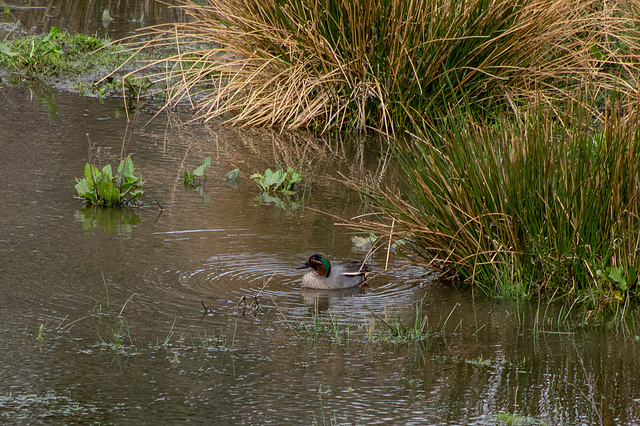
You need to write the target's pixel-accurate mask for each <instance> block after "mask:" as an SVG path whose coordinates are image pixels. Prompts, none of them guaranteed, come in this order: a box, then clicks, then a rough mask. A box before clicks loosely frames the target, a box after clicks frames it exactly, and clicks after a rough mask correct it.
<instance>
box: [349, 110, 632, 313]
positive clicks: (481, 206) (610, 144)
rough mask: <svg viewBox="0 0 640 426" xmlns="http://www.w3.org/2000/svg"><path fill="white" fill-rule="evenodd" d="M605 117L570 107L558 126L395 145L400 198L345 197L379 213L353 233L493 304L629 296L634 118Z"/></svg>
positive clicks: (527, 125)
mask: <svg viewBox="0 0 640 426" xmlns="http://www.w3.org/2000/svg"><path fill="white" fill-rule="evenodd" d="M608 105H610V107H608V108H611V109H610V111H611V112H608V113H607V115H606V117H605V118H606V119H605V123H604V125H603V126H601V127H593V126H592V124H593V122H594V121H593V119H594V116H593V115H590V114H588V113H587V112H586V111H584V110H582V109H580V108H579V107H577V106H575V105H572V104H571V103H570V102H568V103H567V105H566V108H565V110H566V111H570V112H571V114H570V115H569V114H567V115H566V116H565V117H564V119H563V120H562V121H561V120H554V119H552V118H551V117H549V116H548V115H547V114H546V112H545V110H544V109H542V108H539V109H537V110H533V111H530V112H528V113H526V114H522V115H519V116H517V117H515V118H514V117H502V118H501V119H499V120H496V121H494V122H493V123H491V125H484V126H480V125H476V124H474V123H472V122H469V121H467V120H465V119H464V118H462V117H463V115H464V114H460V113H456V114H453V115H452V116H449V117H442V118H441V119H442V126H441V127H438V128H437V129H436V130H437V131H434V132H432V133H430V134H429V135H427V137H425V138H423V139H415V138H414V139H410V140H404V141H398V143H397V145H396V155H397V158H398V160H399V162H400V166H401V172H400V177H399V182H400V186H401V191H397V190H394V189H390V188H389V189H380V188H375V187H372V186H371V185H366V184H361V185H354V186H355V187H356V188H357V189H358V190H359V191H361V193H362V194H364V195H365V196H366V197H368V199H369V201H370V202H371V203H372V204H373V206H374V209H375V211H378V212H379V211H382V212H384V213H383V214H380V215H378V216H377V219H374V218H373V216H367V217H364V218H363V219H362V220H360V221H359V222H358V223H356V224H354V227H355V228H357V229H358V230H361V231H366V232H375V233H376V234H378V235H386V236H387V237H389V238H392V239H401V238H402V239H404V240H403V241H404V243H403V244H401V245H400V247H401V248H402V250H403V251H404V253H406V254H407V255H408V256H410V257H411V258H413V259H414V260H415V261H416V262H417V263H419V264H422V265H424V266H426V267H428V268H431V269H434V270H436V271H438V272H439V273H441V274H443V275H445V276H450V277H455V278H458V279H461V280H466V281H467V282H470V283H472V284H474V285H477V286H479V287H480V288H482V289H483V290H484V291H486V292H487V293H489V294H492V295H495V296H508V297H513V296H516V295H517V293H520V295H522V296H526V295H529V294H531V291H532V290H548V291H549V292H550V294H556V296H561V295H564V296H570V297H571V298H572V300H580V301H589V302H592V303H594V304H598V303H600V302H605V303H613V304H618V303H623V301H624V300H626V299H627V297H629V296H638V295H640V286H638V278H637V272H636V271H637V270H638V260H639V258H638V247H640V211H639V202H640V199H639V196H640V178H639V176H640V162H638V161H637V159H638V158H639V156H640V126H638V115H637V114H638V112H637V111H638V110H637V109H636V108H634V109H631V110H629V111H627V112H626V114H623V113H622V112H620V111H615V109H614V108H615V104H614V103H611V104H608Z"/></svg>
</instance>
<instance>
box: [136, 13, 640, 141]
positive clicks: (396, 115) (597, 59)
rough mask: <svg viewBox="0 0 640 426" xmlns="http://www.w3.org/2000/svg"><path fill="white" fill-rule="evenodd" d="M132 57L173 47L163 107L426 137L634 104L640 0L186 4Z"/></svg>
mask: <svg viewBox="0 0 640 426" xmlns="http://www.w3.org/2000/svg"><path fill="white" fill-rule="evenodd" d="M181 8H182V10H183V11H184V13H185V14H186V15H188V16H189V22H186V23H178V24H170V25H164V26H157V27H151V28H147V29H146V30H145V32H144V35H142V36H140V38H137V39H136V40H137V41H136V42H135V43H133V44H132V46H131V48H132V49H133V50H134V51H138V50H144V49H147V48H155V49H157V48H173V49H175V52H176V53H175V55H172V56H171V57H169V58H167V59H164V60H162V61H157V62H155V63H151V64H149V65H148V69H158V67H160V68H161V70H160V71H156V72H155V73H154V75H153V77H154V78H156V79H157V80H159V81H160V82H162V83H163V86H162V87H163V88H164V89H163V91H164V92H165V94H166V96H167V107H171V106H173V105H175V104H176V103H178V102H181V101H187V102H188V103H189V104H190V106H191V107H192V108H193V109H194V111H195V115H196V119H202V120H204V121H208V120H210V119H212V118H216V117H223V118H225V119H226V120H227V121H228V122H229V123H232V124H245V125H256V126H277V127H281V128H285V129H296V128H302V127H306V128H315V129H318V130H321V131H325V130H329V129H342V130H344V129H375V130H378V131H381V132H383V133H387V134H395V133H397V129H400V128H402V129H408V130H410V131H412V132H418V131H422V130H425V129H428V128H430V127H431V126H432V125H433V118H432V117H434V116H440V115H443V113H444V112H446V111H449V110H450V109H451V106H452V105H460V104H464V103H466V104H468V105H473V108H474V110H475V111H474V113H475V114H476V115H477V114H478V113H479V114H480V115H486V114H487V113H489V114H493V113H495V112H500V111H504V110H505V109H506V108H510V109H512V110H513V111H514V112H516V113H519V111H520V110H521V108H522V107H523V106H525V105H526V104H527V103H529V102H531V101H532V99H533V98H534V97H535V98H536V99H537V100H539V101H542V102H544V103H546V104H547V105H548V106H550V107H551V108H552V109H553V108H557V103H558V101H563V102H564V101H565V100H566V99H567V98H569V99H574V100H575V101H577V102H578V103H580V104H582V105H586V106H589V107H590V108H591V110H592V112H594V113H597V114H599V113H600V111H599V110H598V105H599V104H598V102H599V100H601V97H602V95H603V94H604V93H606V92H609V91H611V90H616V91H618V92H620V93H621V99H622V103H623V104H624V103H626V102H627V98H629V97H633V96H636V95H637V93H636V92H637V87H638V76H639V75H640V72H639V71H638V52H639V50H638V39H637V30H638V24H637V20H636V18H637V17H638V16H640V15H638V14H637V11H638V9H640V8H639V7H638V1H637V0H632V1H630V2H624V3H623V2H617V3H613V4H609V3H603V2H601V1H593V0H555V1H549V0H531V1H516V2H514V1H510V0H500V1H489V0H471V1H466V2H452V1H448V0H416V1H409V2H407V1H404V0H383V1H373V0H361V1H349V0H339V1H337V2H325V1H320V0H312V1H302V0H289V1H286V2H275V1H273V0H226V1H209V2H207V3H206V5H204V6H201V5H197V4H195V3H194V2H192V1H185V2H184V5H183V6H181Z"/></svg>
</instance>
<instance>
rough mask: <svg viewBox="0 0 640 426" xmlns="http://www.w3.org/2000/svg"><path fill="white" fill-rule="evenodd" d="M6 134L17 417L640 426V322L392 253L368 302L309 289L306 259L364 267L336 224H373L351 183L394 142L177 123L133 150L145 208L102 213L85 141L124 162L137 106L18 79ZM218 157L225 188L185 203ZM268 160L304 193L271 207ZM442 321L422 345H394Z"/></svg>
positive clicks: (205, 189)
mask: <svg viewBox="0 0 640 426" xmlns="http://www.w3.org/2000/svg"><path fill="white" fill-rule="evenodd" d="M52 105H54V106H55V108H52ZM0 123H2V124H0V126H1V128H2V134H1V135H0V158H1V159H2V168H1V169H0V182H1V183H2V185H0V200H2V202H1V203H0V221H1V223H0V225H1V227H0V243H1V244H0V277H2V280H0V354H2V355H1V358H0V361H1V362H2V366H3V367H2V369H0V383H1V384H2V385H1V386H0V422H7V423H12V424H19V423H46V424H48V423H73V422H79V423H89V422H96V423H102V422H104V423H122V422H126V421H131V422H135V421H139V422H144V423H151V422H157V421H164V422H171V423H176V422H181V421H184V420H185V419H189V420H191V421H194V422H202V423H204V422H207V423H212V422H214V423H220V424H236V423H237V424H255V423H257V424H264V423H274V424H288V423H300V424H310V423H313V422H314V421H315V422H317V423H340V424H349V423H350V424H357V423H360V424H420V425H422V424H495V423H496V422H497V421H499V420H504V421H505V422H506V421H509V420H511V421H513V422H521V423H522V422H525V423H526V422H529V423H530V424H531V423H532V424H536V423H539V422H545V423H547V424H598V423H600V424H634V423H638V422H640V412H639V404H638V402H637V399H636V398H637V397H638V395H639V394H640V373H639V371H640V368H639V367H640V366H639V365H638V364H639V363H640V361H639V360H640V356H639V355H640V354H639V353H638V351H639V350H640V343H638V341H640V338H639V337H638V336H637V335H638V334H640V333H638V332H637V331H636V330H637V329H636V328H634V327H636V324H638V318H637V316H638V313H637V311H636V312H634V316H633V317H632V319H631V320H630V321H629V322H628V327H627V328H621V327H619V326H616V324H617V323H616V322H611V323H607V322H606V321H605V320H602V324H591V323H590V322H589V321H591V319H590V320H589V321H587V322H584V321H581V322H580V323H579V324H575V323H573V321H574V319H573V316H569V317H568V319H565V318H566V317H567V315H566V310H565V311H563V310H562V309H559V308H558V307H556V306H554V305H549V306H538V305H536V304H535V303H534V304H528V303H522V302H520V303H517V302H508V301H501V300H489V299H486V298H482V297H479V296H478V295H477V294H476V295H474V294H473V293H472V292H470V291H466V290H459V289H456V288H455V287H452V286H448V285H445V284H442V283H438V282H435V281H432V280H429V279H428V278H427V279H423V278H421V276H420V274H421V273H422V271H420V270H417V269H415V268H410V267H406V265H404V264H403V263H402V259H398V258H395V256H394V255H393V254H392V255H391V258H390V269H389V270H386V271H385V270H384V269H385V263H386V253H383V252H382V251H380V252H377V253H376V254H375V255H374V256H373V258H372V259H371V264H372V266H373V267H374V269H375V272H376V274H377V275H376V276H375V278H374V279H373V280H372V281H371V282H370V284H369V286H368V287H366V288H364V289H359V288H356V289H351V290H348V291H338V292H318V291H313V290H307V289H305V290H303V289H301V288H300V278H301V276H302V274H303V272H301V271H299V270H296V269H295V267H296V266H298V265H299V264H300V263H301V262H303V261H304V260H305V259H306V258H307V257H308V255H309V253H311V252H316V251H322V252H326V253H328V254H329V255H330V256H331V257H332V258H335V259H340V260H343V259H344V260H348V259H361V258H362V257H363V256H364V254H365V253H366V251H367V245H368V242H367V241H364V240H362V241H361V240H359V239H352V235H350V234H348V233H345V232H344V229H343V228H339V227H336V226H335V225H334V219H333V218H332V217H331V216H329V215H326V214H323V213H321V211H327V212H329V213H331V214H333V215H335V216H339V217H350V216H353V215H356V214H361V213H363V212H365V211H366V210H365V206H363V205H362V203H361V201H360V199H359V197H358V196H357V195H356V194H353V193H351V192H350V191H349V190H348V189H346V188H345V187H344V186H343V185H341V184H340V183H337V182H336V181H335V180H334V179H333V178H336V177H338V176H339V175H338V173H342V174H343V175H344V176H346V177H347V178H358V179H362V178H369V179H377V178H378V177H379V176H380V173H379V172H380V171H381V170H385V169H388V167H389V164H388V160H387V159H386V158H385V156H384V155H382V152H383V151H384V150H383V149H382V147H381V143H380V141H378V140H377V139H375V138H361V139H360V140H355V141H354V140H347V139H337V138H331V137H323V138H318V137H314V136H312V135H309V134H304V133H296V134H281V133H279V132H277V131H272V130H258V129H233V128H227V127H222V126H209V127H202V126H187V125H183V123H182V122H181V121H180V116H179V115H174V116H171V117H168V118H166V117H165V118H158V119H156V120H155V121H152V122H151V123H149V124H148V125H147V126H146V127H144V128H143V129H140V130H138V131H136V132H135V134H134V137H133V138H132V141H131V148H130V152H131V155H132V157H133V159H134V162H135V164H136V168H137V170H138V169H139V171H140V172H141V173H142V175H143V178H144V180H145V188H144V189H145V195H144V196H143V199H144V201H145V202H146V203H147V204H146V206H145V207H143V208H136V209H122V210H118V209H95V208H89V207H86V206H84V204H83V202H82V201H80V200H78V199H77V198H75V197H74V196H75V190H74V183H75V182H74V177H76V176H80V175H81V174H82V173H83V170H84V164H85V162H86V161H87V158H86V156H87V150H86V133H90V134H91V139H92V141H94V143H95V144H96V145H97V146H99V147H100V149H101V152H102V153H103V154H104V155H103V156H102V157H101V158H102V159H103V161H112V162H113V161H114V160H115V159H117V158H118V156H119V153H120V146H121V144H122V140H123V138H124V137H125V131H126V124H127V123H126V121H125V117H124V115H123V114H121V105H120V103H119V101H110V100H105V101H104V102H102V103H101V102H99V101H97V100H94V99H85V98H79V97H77V96H75V95H70V94H65V93H59V92H53V93H49V95H47V96H44V97H43V96H32V95H31V94H30V92H29V90H28V89H20V88H13V87H3V89H2V91H0ZM208 156H209V157H211V166H209V168H207V175H208V179H207V182H206V184H205V185H203V186H202V187H201V188H200V189H201V191H188V190H186V189H185V188H184V185H183V183H182V181H181V178H182V176H183V175H184V171H185V170H193V169H194V168H195V167H197V166H198V165H200V164H202V161H203V159H204V158H206V157H208ZM267 167H271V168H275V167H284V168H286V167H296V168H297V169H299V170H301V172H302V174H303V176H305V179H306V180H307V183H308V193H307V194H306V195H305V197H304V199H303V198H300V199H294V200H293V201H292V202H290V203H289V202H287V201H286V200H283V199H280V200H276V201H274V200H266V199H258V198H257V197H258V196H259V195H258V188H257V187H256V185H255V183H254V182H252V181H251V180H250V179H249V176H250V175H251V174H253V173H256V172H263V171H264V170H266V168H267ZM236 168H238V169H239V170H240V175H239V177H238V178H237V180H236V185H229V184H228V183H227V180H226V179H225V176H226V174H227V173H228V172H229V171H230V170H233V169H236ZM385 176H387V177H388V176H389V174H386V175H385ZM380 182H382V183H384V181H383V180H381V181H380ZM243 296H245V301H249V303H252V301H255V300H256V299H257V301H258V303H259V307H258V308H257V309H254V308H253V307H250V306H249V307H247V306H246V305H243V304H242V303H243V302H242V298H243ZM203 305H204V307H206V309H207V311H206V315H203V314H204V313H205V312H204V307H203ZM416 305H419V306H421V309H416ZM424 316H426V320H427V325H426V327H425V333H423V338H421V339H418V340H415V341H412V342H410V343H402V344H399V343H397V342H394V340H393V339H386V338H385V337H384V336H387V335H388V334H385V333H388V331H387V330H386V328H385V327H386V326H385V324H396V323H401V324H403V325H404V326H406V327H411V324H412V323H413V322H414V321H415V320H416V319H421V320H422V319H425V318H424ZM426 332H431V333H430V334H428V335H427V333H426Z"/></svg>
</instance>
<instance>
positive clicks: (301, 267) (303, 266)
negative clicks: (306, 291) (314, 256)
mask: <svg viewBox="0 0 640 426" xmlns="http://www.w3.org/2000/svg"><path fill="white" fill-rule="evenodd" d="M308 267H309V264H307V263H305V264H304V265H300V266H298V267H297V268H296V269H304V268H308Z"/></svg>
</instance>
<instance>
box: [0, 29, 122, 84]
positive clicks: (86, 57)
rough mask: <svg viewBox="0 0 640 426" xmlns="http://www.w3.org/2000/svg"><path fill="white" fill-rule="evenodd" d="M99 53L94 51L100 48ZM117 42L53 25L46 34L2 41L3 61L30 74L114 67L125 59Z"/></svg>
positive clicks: (4, 63)
mask: <svg viewBox="0 0 640 426" xmlns="http://www.w3.org/2000/svg"><path fill="white" fill-rule="evenodd" d="M99 49H102V50H100V52H99V53H97V54H94V52H96V51H97V50H99ZM120 50H121V49H120V47H119V45H118V44H111V40H109V39H103V38H99V37H95V36H90V35H84V34H73V35H72V34H69V33H68V32H67V31H65V30H60V27H51V29H50V30H49V32H48V33H47V34H43V35H34V36H27V37H14V38H12V39H9V40H4V41H3V42H1V43H0V53H2V55H0V65H2V66H6V67H10V68H14V69H18V70H21V71H26V72H28V73H30V74H31V75H43V76H54V77H55V76H60V75H77V74H81V73H86V72H87V71H88V70H89V69H91V68H95V67H96V66H98V68H100V67H112V68H115V66H116V65H117V64H118V63H120V62H122V60H123V59H124V56H123V55H119V52H120Z"/></svg>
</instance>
